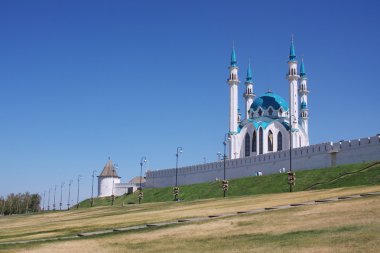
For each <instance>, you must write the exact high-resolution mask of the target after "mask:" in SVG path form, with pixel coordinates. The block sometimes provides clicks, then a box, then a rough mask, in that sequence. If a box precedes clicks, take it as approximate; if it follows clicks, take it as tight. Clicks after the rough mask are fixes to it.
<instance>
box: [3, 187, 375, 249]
mask: <svg viewBox="0 0 380 253" xmlns="http://www.w3.org/2000/svg"><path fill="white" fill-rule="evenodd" d="M370 196H380V192H368V193H363V194H355V195H348V196H341V197H334V198H328V199H318V200H313V201H307V202H301V203H293V204H288V205H280V206H273V207H266V208H259V209H252V210H242V211H238V212H231V213H222V214H216V215H209V216H206V217H195V218H189V219H177V220H174V221H168V222H159V223H149V224H144V225H138V226H131V227H122V228H115V229H108V230H99V231H93V232H85V233H78V234H77V235H72V236H63V237H54V238H46V239H35V240H24V241H13V242H2V243H0V245H9V244H23V243H32V242H49V241H60V240H68V239H75V238H80V237H90V236H96V235H103V234H111V233H114V232H122V231H133V230H140V229H149V228H151V227H164V226H169V225H178V224H183V223H191V222H199V221H206V220H211V219H216V218H225V217H232V216H238V215H244V214H254V213H262V212H270V211H275V210H281V209H287V208H294V207H298V206H307V205H320V204H324V203H331V202H337V201H344V200H349V199H355V198H363V197H370Z"/></svg>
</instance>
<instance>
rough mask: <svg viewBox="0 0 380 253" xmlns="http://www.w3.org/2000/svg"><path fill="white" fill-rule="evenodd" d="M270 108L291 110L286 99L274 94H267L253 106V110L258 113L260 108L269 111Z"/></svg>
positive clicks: (255, 101) (256, 100)
mask: <svg viewBox="0 0 380 253" xmlns="http://www.w3.org/2000/svg"><path fill="white" fill-rule="evenodd" d="M269 106H272V108H273V109H275V110H278V109H280V107H282V109H283V110H285V111H287V110H289V105H288V103H287V102H286V101H285V99H283V98H282V97H280V96H279V95H277V94H276V93H273V92H267V93H265V94H264V95H262V96H260V97H258V98H256V99H255V100H254V101H253V103H252V105H251V109H252V110H254V111H256V110H257V109H258V108H259V107H261V108H262V109H263V110H267V109H268V108H269Z"/></svg>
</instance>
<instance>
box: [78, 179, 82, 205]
mask: <svg viewBox="0 0 380 253" xmlns="http://www.w3.org/2000/svg"><path fill="white" fill-rule="evenodd" d="M81 178H82V175H78V191H77V209H78V208H79V181H80V179H81Z"/></svg>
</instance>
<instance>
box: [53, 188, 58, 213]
mask: <svg viewBox="0 0 380 253" xmlns="http://www.w3.org/2000/svg"><path fill="white" fill-rule="evenodd" d="M56 192H57V185H54V204H53V210H54V211H55V194H56Z"/></svg>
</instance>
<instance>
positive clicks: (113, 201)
mask: <svg viewBox="0 0 380 253" xmlns="http://www.w3.org/2000/svg"><path fill="white" fill-rule="evenodd" d="M117 166H118V165H117V163H115V164H113V166H112V195H111V206H113V204H114V203H115V195H114V188H115V169H116V168H117Z"/></svg>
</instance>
